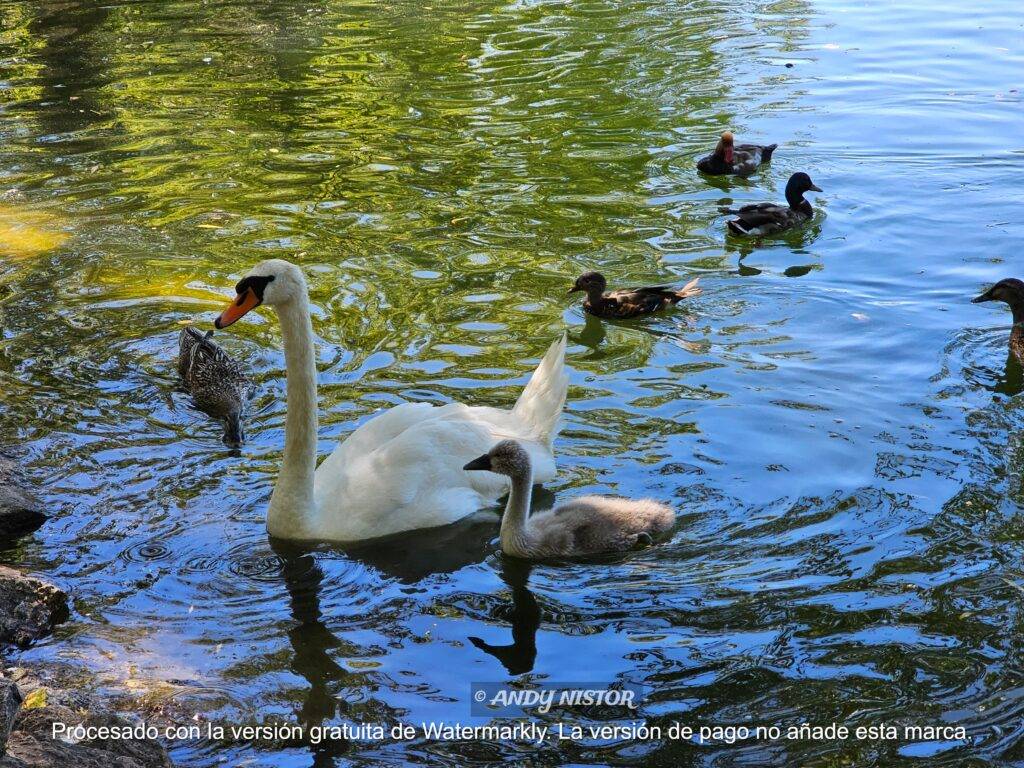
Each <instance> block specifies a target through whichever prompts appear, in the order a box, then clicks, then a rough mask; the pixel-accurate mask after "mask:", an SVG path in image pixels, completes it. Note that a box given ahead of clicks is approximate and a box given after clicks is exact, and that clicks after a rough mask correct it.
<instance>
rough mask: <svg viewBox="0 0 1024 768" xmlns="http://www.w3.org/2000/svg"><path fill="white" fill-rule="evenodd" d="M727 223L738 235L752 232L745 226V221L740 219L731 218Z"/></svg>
mask: <svg viewBox="0 0 1024 768" xmlns="http://www.w3.org/2000/svg"><path fill="white" fill-rule="evenodd" d="M726 224H727V225H728V227H729V229H730V230H731V231H732V232H735V233H736V234H737V235H749V234H750V231H749V230H747V229H745V228H744V227H743V222H742V221H740V220H739V219H729V221H727V222H726Z"/></svg>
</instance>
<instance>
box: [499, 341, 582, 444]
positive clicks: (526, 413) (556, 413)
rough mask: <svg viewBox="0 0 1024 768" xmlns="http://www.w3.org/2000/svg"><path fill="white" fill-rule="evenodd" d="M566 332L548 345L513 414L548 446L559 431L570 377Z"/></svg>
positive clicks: (513, 409) (517, 401)
mask: <svg viewBox="0 0 1024 768" xmlns="http://www.w3.org/2000/svg"><path fill="white" fill-rule="evenodd" d="M565 343H566V336H565V333H563V334H562V335H561V337H560V338H559V339H557V340H556V341H555V342H554V343H553V344H552V345H551V346H550V347H549V348H548V351H547V353H545V355H544V359H542V360H541V361H540V365H538V366H537V369H536V370H535V371H534V372H533V375H532V376H531V377H530V380H529V381H528V382H527V384H526V387H525V389H523V392H522V394H521V395H519V399H518V400H516V404H515V407H513V408H512V414H513V415H514V416H516V417H517V418H519V419H522V420H523V421H524V422H526V424H527V425H528V426H529V428H530V430H531V431H532V432H533V434H534V435H536V436H537V439H538V441H540V442H543V443H545V444H546V445H547V446H548V448H549V449H550V447H551V443H552V441H553V440H554V439H555V436H556V435H557V434H558V429H559V427H560V425H561V420H562V409H563V408H564V407H565V396H566V394H567V392H568V391H569V376H568V374H567V373H566V370H565Z"/></svg>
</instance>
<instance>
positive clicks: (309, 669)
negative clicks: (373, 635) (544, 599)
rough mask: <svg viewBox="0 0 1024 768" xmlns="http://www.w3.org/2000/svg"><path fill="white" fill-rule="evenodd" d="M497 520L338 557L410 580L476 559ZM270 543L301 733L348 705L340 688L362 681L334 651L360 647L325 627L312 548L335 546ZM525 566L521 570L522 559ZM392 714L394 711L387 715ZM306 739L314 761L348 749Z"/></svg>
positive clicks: (333, 759)
mask: <svg viewBox="0 0 1024 768" xmlns="http://www.w3.org/2000/svg"><path fill="white" fill-rule="evenodd" d="M497 520H498V518H497V516H496V515H495V514H493V513H480V514H477V515H471V516H470V517H469V518H466V519H464V520H460V521H459V522H457V523H454V524H452V525H446V526H443V527H440V528H432V529H427V530H421V531H415V532H412V533H407V534H399V535H397V536H393V537H389V538H388V539H382V540H379V541H377V542H374V543H372V544H364V545H360V546H359V547H357V548H354V549H345V550H344V556H345V557H350V558H352V559H355V560H359V561H361V562H363V563H365V564H367V565H370V566H372V567H373V568H374V569H376V570H378V571H380V572H381V574H382V575H384V576H386V577H391V578H394V579H398V580H399V581H401V582H403V583H412V582H417V581H419V580H421V579H423V578H425V577H427V576H429V575H431V574H435V573H452V572H454V571H457V570H460V569H462V568H465V567H466V566H469V565H475V564H478V563H482V562H483V561H484V560H485V559H486V558H487V557H488V556H489V555H490V554H491V553H492V552H493V551H494V536H495V533H496V525H497ZM270 547H271V549H272V550H273V552H274V554H275V555H276V556H277V557H278V559H279V560H280V562H281V576H282V579H283V581H284V587H285V590H286V591H287V593H288V602H289V609H290V612H291V616H292V621H293V625H292V627H291V628H290V629H289V631H288V641H289V644H290V645H291V647H292V654H293V655H292V661H291V671H292V672H294V673H295V674H296V675H298V676H300V677H302V678H303V679H304V680H306V682H307V683H308V684H309V688H308V690H307V691H306V693H305V696H304V698H303V702H302V707H301V709H300V711H299V713H298V714H297V720H298V722H299V723H300V724H301V725H302V726H303V727H304V728H305V729H306V730H307V732H308V730H309V729H310V728H311V727H313V726H318V725H324V724H327V723H331V722H334V721H336V720H337V719H338V718H339V717H342V718H343V717H346V716H347V715H348V708H349V705H348V702H347V701H345V699H344V698H343V697H340V696H339V692H341V691H344V690H346V689H356V688H360V687H363V686H365V680H364V679H363V675H362V674H359V673H354V672H351V671H350V670H347V669H346V668H345V667H344V666H342V665H341V664H339V663H338V662H337V661H335V658H337V657H339V656H340V657H345V656H356V655H359V652H358V649H357V648H355V647H354V646H352V645H351V644H350V643H348V642H346V641H345V640H343V639H342V638H339V637H338V636H337V635H336V634H334V633H333V632H332V631H331V630H330V628H329V627H328V625H327V623H326V622H325V621H324V614H323V610H322V607H321V596H322V593H323V585H324V580H325V578H326V574H325V573H324V570H323V568H322V567H321V565H320V563H319V562H317V554H318V553H323V552H338V551H339V550H338V548H337V547H327V546H325V545H322V544H319V545H318V544H303V543H298V542H293V541H287V540H284V539H271V540H270ZM526 567H527V569H528V565H526ZM528 573H529V571H528V570H527V572H526V574H525V575H524V576H523V578H522V582H523V584H525V580H526V575H528ZM523 589H525V586H524V587H523ZM527 594H529V593H527ZM530 599H531V600H532V596H531V597H530ZM534 605H536V603H534ZM531 665H532V661H531ZM399 719H400V718H399V717H398V715H397V713H395V717H394V720H395V721H396V722H397V721H398V720H399ZM306 746H308V748H309V750H310V753H311V754H312V756H313V763H312V766H313V768H328V767H330V766H335V765H337V764H338V761H337V758H339V757H341V756H343V755H345V754H347V753H348V751H349V749H350V745H349V743H348V742H345V741H338V740H330V739H328V740H324V741H323V742H320V743H318V744H312V743H307V745H306Z"/></svg>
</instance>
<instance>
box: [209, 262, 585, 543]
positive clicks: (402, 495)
mask: <svg viewBox="0 0 1024 768" xmlns="http://www.w3.org/2000/svg"><path fill="white" fill-rule="evenodd" d="M235 293H236V294H237V295H236V297H235V299H234V301H232V303H231V304H230V305H229V306H228V307H227V308H226V309H225V310H224V311H223V312H222V313H221V315H220V317H218V318H217V320H216V321H215V323H214V325H215V326H216V327H217V328H226V327H228V326H229V325H231V324H232V323H235V322H237V321H238V320H239V319H240V318H241V317H243V316H244V315H246V314H247V313H248V312H251V311H252V310H254V309H256V307H258V306H260V305H261V304H265V305H267V306H270V307H273V308H274V309H275V310H276V311H277V317H278V320H279V321H280V324H281V335H282V338H283V341H284V359H285V368H286V375H287V389H288V412H287V416H286V417H285V425H284V455H283V458H282V460H281V470H280V472H279V473H278V476H277V483H276V485H275V486H274V492H273V494H272V495H271V497H270V506H269V508H268V509H267V530H268V531H269V532H270V535H271V536H274V537H276V538H280V539H299V540H314V539H317V540H322V541H337V542H356V541H365V540H367V539H373V538H379V537H381V536H387V535H390V534H393V533H402V532H404V531H412V530H416V529H419V528H433V527H435V526H440V525H446V524H448V523H453V522H455V521H456V520H460V519H461V518H463V517H466V516H467V515H470V514H472V513H473V512H476V511H477V510H479V509H482V508H484V507H486V506H489V505H490V504H492V503H493V502H494V501H495V500H496V499H498V498H500V497H501V496H502V495H503V494H504V493H505V491H506V489H507V488H508V481H507V480H505V478H503V477H498V476H495V475H482V474H480V473H467V472H465V471H463V465H464V464H465V463H466V461H467V460H468V459H470V458H471V457H473V456H476V455H478V454H479V453H480V452H481V451H484V450H487V448H488V447H490V446H492V445H494V443H495V441H497V440H498V439H500V438H502V437H507V436H512V437H516V438H518V439H519V440H521V441H522V444H523V445H524V446H525V447H526V449H527V450H528V451H529V452H530V454H531V457H532V459H533V462H534V466H536V467H537V477H538V478H540V479H550V478H553V477H554V476H555V473H556V468H555V456H554V452H553V442H554V439H555V436H556V435H557V434H558V429H559V425H560V422H561V416H562V408H563V406H564V405H565V396H566V393H567V390H568V386H569V377H568V375H567V373H566V370H565V343H566V340H565V335H564V334H562V335H560V336H559V338H558V339H556V340H555V342H554V343H552V344H551V346H550V347H548V351H547V353H546V354H545V355H544V357H543V358H542V359H541V361H540V364H539V365H538V366H537V368H536V369H535V370H534V372H533V375H532V376H531V377H530V380H529V381H528V382H527V384H526V387H525V388H524V389H523V391H522V393H521V394H520V395H519V399H518V400H516V402H515V405H513V406H512V408H511V409H509V410H505V409H502V408H492V407H489V406H469V405H464V404H463V403H458V402H453V403H448V404H446V405H441V406H435V405H434V404H433V403H401V404H400V405H396V406H394V407H392V408H389V409H387V410H385V411H382V412H381V413H378V414H376V415H375V416H374V417H373V418H371V419H368V420H366V421H365V422H364V423H362V424H361V425H360V426H359V427H358V428H357V429H356V430H355V431H354V432H352V433H351V434H349V435H348V437H346V438H345V440H343V441H342V442H341V444H340V445H338V446H337V447H336V448H335V449H334V452H333V453H331V454H330V455H329V456H327V458H325V459H324V460H323V461H322V462H321V463H320V466H319V467H318V466H317V464H316V462H317V428H318V420H317V386H316V378H317V371H316V347H315V346H314V344H313V325H312V322H311V319H310V317H311V315H310V307H309V291H308V289H307V287H306V278H305V276H304V275H303V274H302V270H301V269H299V268H298V267H297V266H295V265H294V264H291V263H289V262H287V261H283V260H281V259H268V260H267V261H263V262H261V263H259V264H257V265H256V266H255V267H253V269H252V270H251V271H250V272H249V274H248V275H246V276H245V277H244V278H242V279H241V280H240V281H239V282H238V284H237V285H236V286H235Z"/></svg>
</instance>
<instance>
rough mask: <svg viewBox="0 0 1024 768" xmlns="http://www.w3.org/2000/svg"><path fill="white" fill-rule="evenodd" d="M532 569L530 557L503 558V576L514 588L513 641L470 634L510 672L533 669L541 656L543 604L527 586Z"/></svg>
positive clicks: (513, 673)
mask: <svg viewBox="0 0 1024 768" xmlns="http://www.w3.org/2000/svg"><path fill="white" fill-rule="evenodd" d="M531 570H532V566H531V564H530V563H528V562H526V561H523V560H515V559H513V558H503V559H502V567H501V578H502V580H503V581H504V582H505V583H506V584H508V585H509V587H511V589H512V606H511V609H510V610H509V612H508V620H509V622H510V623H511V625H512V642H511V643H510V644H508V645H492V644H491V643H488V642H486V641H484V640H482V639H481V638H479V637H470V638H468V639H469V642H471V643H472V644H473V645H475V646H476V647H477V648H479V649H480V650H481V651H484V652H485V653H489V654H490V655H491V656H493V657H494V658H496V659H497V660H498V661H500V662H501V665H502V666H503V667H505V669H506V670H507V671H508V673H509V674H510V675H521V674H523V673H525V672H531V671H532V670H533V664H534V662H535V661H536V659H537V629H538V628H539V627H540V606H539V605H538V604H537V598H535V597H534V596H533V593H532V592H531V591H530V590H529V589H528V588H527V586H526V583H527V581H528V580H529V578H530V571H531Z"/></svg>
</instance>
